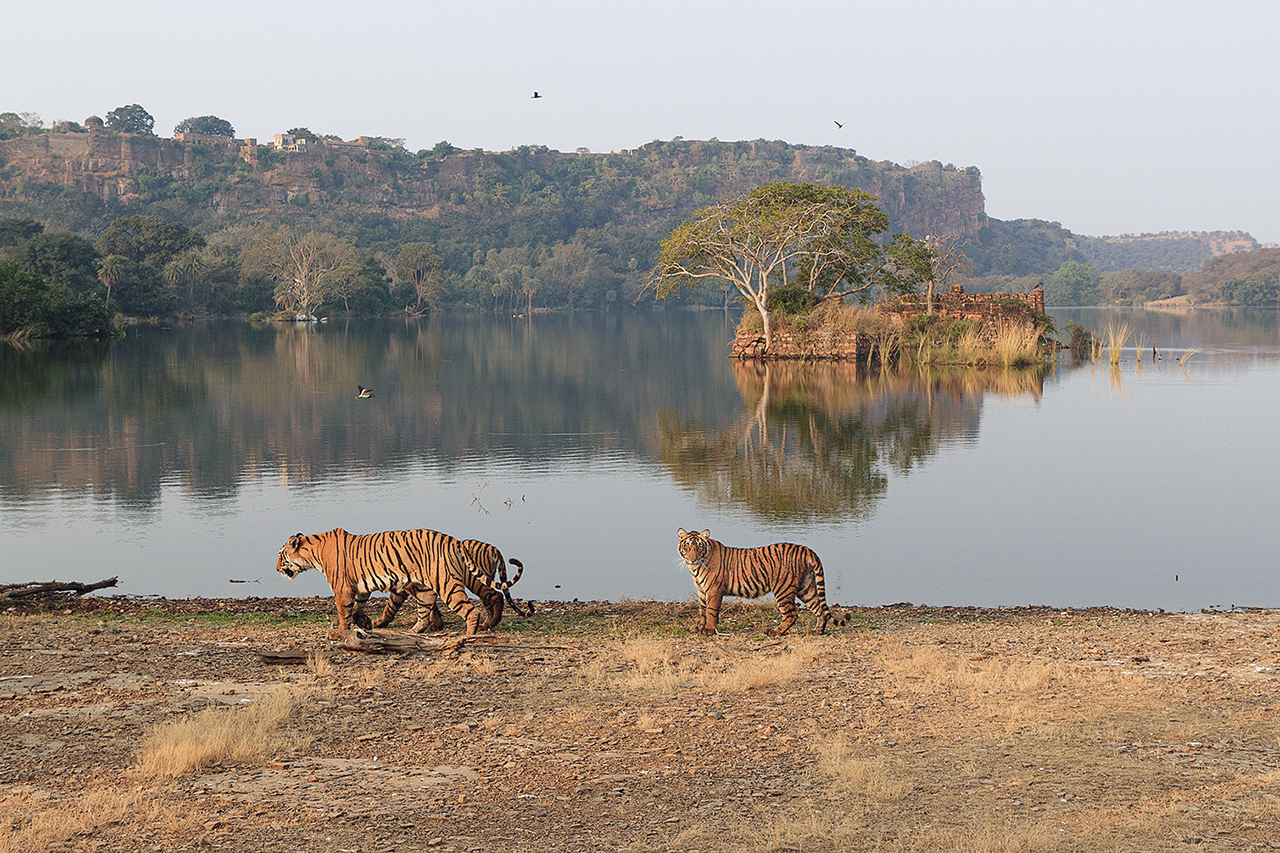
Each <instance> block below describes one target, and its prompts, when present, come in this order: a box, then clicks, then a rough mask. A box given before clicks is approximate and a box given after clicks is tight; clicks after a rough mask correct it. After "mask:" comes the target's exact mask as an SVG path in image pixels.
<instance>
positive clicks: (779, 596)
mask: <svg viewBox="0 0 1280 853" xmlns="http://www.w3.org/2000/svg"><path fill="white" fill-rule="evenodd" d="M679 537H680V538H679V545H678V547H679V550H680V556H681V557H683V558H684V562H685V565H687V566H688V567H689V573H690V574H692V575H693V582H694V584H696V585H697V587H698V610H699V614H698V615H699V619H698V630H699V631H701V632H702V633H704V634H714V633H715V632H716V626H717V625H718V624H719V621H720V602H721V600H722V599H723V598H724V597H725V596H726V595H736V596H738V597H740V598H759V597H760V596H762V595H764V594H765V593H769V592H772V593H773V597H774V599H775V600H776V601H777V604H778V609H779V610H781V611H782V623H781V624H780V625H778V627H776V628H770V629H769V630H768V631H766V632H765V633H766V634H768V635H769V636H771V637H780V636H782V635H783V634H785V633H787V630H788V629H790V628H791V626H792V625H794V624H795V623H796V621H797V620H798V619H799V618H800V615H799V611H797V609H796V599H797V598H799V599H800V600H801V601H802V602H804V605H805V607H807V608H809V610H810V611H811V612H812V613H813V614H814V615H815V616H816V617H817V618H818V628H817V631H816V633H819V634H824V633H826V630H827V620H828V619H830V618H831V609H830V608H829V607H827V589H826V581H825V579H824V578H823V575H822V561H821V560H819V559H818V555H817V554H815V553H814V552H813V549H811V548H807V547H805V546H804V545H795V544H792V543H790V542H779V543H776V544H774V545H765V546H764V547H762V548H730V547H729V546H727V545H725V544H723V543H721V542H717V541H716V540H715V539H712V538H711V531H710V530H704V531H702V532H701V533H690V532H687V531H685V529H684V528H681V529H680V531H679Z"/></svg>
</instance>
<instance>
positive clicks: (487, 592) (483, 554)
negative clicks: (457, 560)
mask: <svg viewBox="0 0 1280 853" xmlns="http://www.w3.org/2000/svg"><path fill="white" fill-rule="evenodd" d="M459 545H460V547H461V548H462V549H463V550H464V551H466V552H467V554H468V555H469V556H470V557H471V561H472V562H473V563H474V564H475V567H476V571H475V572H474V573H471V572H468V573H467V574H466V576H464V577H463V578H462V579H461V580H462V583H463V584H464V585H465V586H466V587H467V589H469V590H471V591H472V592H473V593H475V594H476V595H477V596H479V598H480V600H481V602H483V603H484V607H485V610H487V611H488V612H489V627H490V628H496V627H498V623H499V622H501V621H502V604H503V599H504V598H505V600H506V602H507V603H508V604H510V605H511V609H512V610H514V611H515V612H516V615H517V616H526V615H532V612H533V610H532V607H533V605H532V604H530V605H529V607H530V611H529V613H528V614H526V613H523V612H521V610H520V607H519V605H517V604H516V603H515V601H514V600H513V599H512V598H511V593H510V592H508V590H509V589H510V588H511V587H513V586H515V583H516V581H518V580H520V576H521V575H522V574H524V565H523V564H522V563H521V562H520V561H519V560H517V559H515V558H514V557H513V558H512V559H511V560H510V562H511V565H513V566H515V567H516V574H515V577H513V578H511V580H507V562H508V561H507V560H506V559H504V558H503V556H502V552H501V551H499V550H498V549H497V547H496V546H493V545H490V544H489V543H488V542H481V541H480V540H479V539H464V540H462V542H460V543H459ZM495 576H497V577H498V578H499V579H500V581H499V582H498V583H496V584H495V583H494V582H493V579H494V577H495ZM499 593H501V594H499ZM409 596H413V598H414V599H415V601H416V602H417V605H418V621H417V622H416V623H414V626H413V627H412V628H410V629H409V630H411V631H413V633H415V634H421V633H422V632H423V631H426V630H427V629H430V630H432V631H439V630H440V629H441V628H443V627H444V618H443V617H442V616H441V615H440V607H439V605H438V604H437V603H436V601H437V598H438V597H437V596H436V594H435V591H434V590H432V589H431V588H430V587H425V588H406V589H399V590H397V589H393V590H391V596H390V597H389V598H388V599H387V604H386V607H384V608H383V610H382V617H381V618H380V619H379V620H378V621H377V622H374V623H373V624H374V627H375V628H380V627H382V626H384V625H390V624H391V622H392V620H394V619H395V618H396V613H397V612H398V611H399V610H400V608H401V606H402V605H403V604H404V602H405V599H406V598H408V597H409ZM365 597H366V598H367V597H368V596H365ZM356 599H357V601H359V602H361V603H363V599H361V598H360V597H359V596H357V597H356Z"/></svg>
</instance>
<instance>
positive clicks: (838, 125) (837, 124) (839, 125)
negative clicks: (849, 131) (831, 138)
mask: <svg viewBox="0 0 1280 853" xmlns="http://www.w3.org/2000/svg"><path fill="white" fill-rule="evenodd" d="M832 121H836V120H835V119H832ZM836 127H837V128H840V127H844V125H843V124H841V123H840V122H838V121H836Z"/></svg>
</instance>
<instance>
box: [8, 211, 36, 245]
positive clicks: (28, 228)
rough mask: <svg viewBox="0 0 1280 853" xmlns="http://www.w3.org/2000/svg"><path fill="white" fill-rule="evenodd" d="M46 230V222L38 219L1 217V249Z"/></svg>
mask: <svg viewBox="0 0 1280 853" xmlns="http://www.w3.org/2000/svg"><path fill="white" fill-rule="evenodd" d="M43 230H44V224H43V223H41V222H40V221H39V220H36V219H24V218H16V217H12V216H6V217H2V218H0V249H3V248H4V247H6V246H16V245H18V243H20V242H22V241H23V240H28V239H30V238H32V237H34V236H36V235H37V234H39V233H40V232H41V231H43Z"/></svg>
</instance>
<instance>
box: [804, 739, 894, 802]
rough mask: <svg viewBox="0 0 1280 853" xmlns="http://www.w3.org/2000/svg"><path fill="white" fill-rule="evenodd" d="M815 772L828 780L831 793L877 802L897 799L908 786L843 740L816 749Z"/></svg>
mask: <svg viewBox="0 0 1280 853" xmlns="http://www.w3.org/2000/svg"><path fill="white" fill-rule="evenodd" d="M817 749H818V769H819V770H820V771H821V772H822V773H824V774H825V775H827V776H830V777H831V780H832V783H831V789H832V792H833V793H834V794H836V795H839V796H850V797H857V798H859V799H866V800H874V801H877V802H892V801H894V800H900V799H902V798H903V797H905V796H906V795H907V793H908V792H909V791H910V790H911V784H910V783H909V782H905V781H903V780H902V779H901V778H900V777H899V776H897V775H896V774H895V772H894V770H893V768H892V767H890V766H889V764H888V763H887V762H885V761H882V760H881V759H878V758H862V757H860V756H858V755H857V752H856V750H855V749H854V747H853V746H852V745H851V744H850V743H849V741H848V740H846V739H845V738H843V737H837V738H835V739H833V740H830V741H827V742H826V743H823V744H820V745H819V746H818V747H817Z"/></svg>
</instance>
